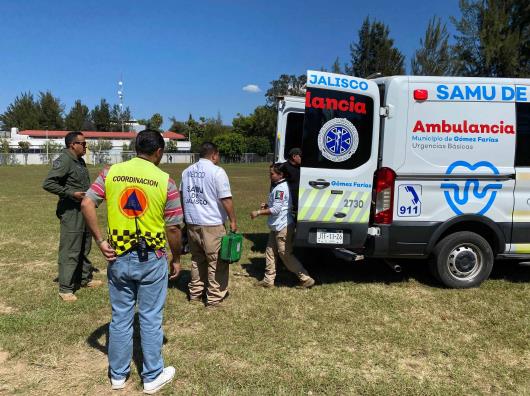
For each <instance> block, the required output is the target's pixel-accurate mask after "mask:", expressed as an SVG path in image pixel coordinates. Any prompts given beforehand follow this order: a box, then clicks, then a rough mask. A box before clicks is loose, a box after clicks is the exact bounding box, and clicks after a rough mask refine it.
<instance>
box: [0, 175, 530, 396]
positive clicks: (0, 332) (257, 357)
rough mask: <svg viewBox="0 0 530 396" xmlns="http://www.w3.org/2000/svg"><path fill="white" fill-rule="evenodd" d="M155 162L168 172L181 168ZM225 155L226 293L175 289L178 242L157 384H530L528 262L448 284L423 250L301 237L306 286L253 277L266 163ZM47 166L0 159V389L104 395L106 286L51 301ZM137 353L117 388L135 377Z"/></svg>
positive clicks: (477, 388) (318, 388)
mask: <svg viewBox="0 0 530 396" xmlns="http://www.w3.org/2000/svg"><path fill="white" fill-rule="evenodd" d="M163 168H164V169H165V170H166V171H168V172H170V173H171V174H172V176H173V177H174V178H175V179H177V180H178V179H179V175H180V172H181V170H182V168H183V167H181V166H177V165H173V166H164V167H163ZM225 169H226V170H227V172H228V174H229V176H230V179H231V184H232V189H233V193H234V199H235V204H236V211H237V215H238V218H239V227H240V230H241V231H242V232H243V233H244V234H245V240H244V254H243V258H242V260H241V261H240V262H239V263H238V264H234V265H232V267H231V280H230V282H231V283H230V291H231V295H230V299H229V300H228V302H229V303H228V306H227V308H226V309H225V310H222V311H221V310H219V311H213V312H209V311H208V310H205V309H204V308H202V307H200V306H196V305H189V304H188V303H187V301H186V285H187V282H188V280H189V256H185V257H183V273H182V275H181V277H180V278H179V280H178V281H177V282H176V283H174V284H171V285H170V290H169V293H168V299H167V304H166V310H165V323H164V331H165V337H166V340H165V345H164V350H163V351H164V356H165V361H166V364H171V365H173V366H175V367H176V370H177V375H176V380H175V381H174V382H173V383H172V385H171V386H168V387H167V388H165V389H164V391H163V392H161V393H162V394H185V395H188V394H194V395H202V394H213V395H233V394H252V395H254V394H260V395H261V394H271V395H272V394H280V395H291V394H296V395H302V394H303V395H323V394H326V395H328V394H329V395H334V394H341V395H342V394H365V395H374V394H407V395H409V394H410V395H426V394H435V395H447V394H452V395H462V394H513V395H521V394H530V313H529V310H530V267H528V266H524V265H519V264H516V263H498V264H497V265H496V266H495V268H494V272H493V274H492V277H491V279H490V280H488V281H487V282H485V283H484V284H483V285H482V286H481V287H480V288H478V289H471V290H447V289H443V288H441V287H440V286H439V285H437V284H436V283H434V282H433V281H432V280H431V278H430V276H429V275H428V271H427V269H426V268H425V265H424V263H421V262H410V263H405V266H404V271H403V273H401V274H395V273H393V272H391V270H390V269H389V268H388V267H387V266H386V265H385V264H384V263H382V262H380V261H364V262H362V261H361V262H357V263H354V264H348V263H345V262H340V261H337V260H336V259H333V258H332V257H329V256H326V255H325V254H318V255H317V254H315V253H314V252H312V251H306V252H304V253H305V254H304V257H305V259H304V264H306V265H307V267H308V269H309V271H310V273H311V274H312V275H313V276H314V277H315V278H316V279H317V282H318V284H317V285H316V286H315V287H314V288H313V289H311V290H300V289H296V288H293V287H292V286H293V285H295V278H294V277H293V276H291V274H289V273H286V272H280V274H279V275H278V279H277V282H278V286H279V287H276V288H274V289H272V290H266V289H260V288H257V287H255V286H254V284H255V282H256V281H257V279H259V278H260V277H261V274H262V273H263V269H264V265H265V261H264V249H265V243H266V237H267V227H266V224H265V219H264V218H259V219H258V220H255V221H251V220H250V219H249V217H248V213H249V212H250V210H251V209H254V208H256V207H257V205H258V204H259V202H261V201H263V200H264V199H265V197H266V194H267V191H268V185H269V182H268V178H267V169H266V166H265V165H248V166H226V167H225ZM97 171H98V170H97V169H91V175H92V178H94V177H95V175H96V173H97ZM46 172H47V168H46V167H42V166H27V167H0V393H6V394H11V393H15V394H61V395H73V394H96V393H98V394H107V393H110V386H109V384H108V379H107V360H106V354H105V353H106V336H107V329H108V323H109V320H110V306H109V302H108V291H107V287H106V286H105V287H102V288H100V289H95V290H86V289H83V290H80V291H79V292H78V293H77V295H78V297H79V300H78V301H77V302H76V303H74V304H65V303H62V302H61V301H60V300H59V298H58V295H57V284H56V283H54V278H55V276H56V272H57V268H56V266H57V264H56V261H57V245H58V233H59V222H58V220H57V219H56V218H55V214H54V212H55V204H56V198H55V197H54V196H52V195H51V194H48V193H46V192H45V191H43V190H42V189H41V182H42V180H43V178H44V177H45V175H46ZM99 214H100V215H101V217H102V219H103V218H104V214H105V210H104V208H101V209H100V210H99ZM91 258H92V260H93V263H94V265H95V266H96V267H97V268H98V269H99V270H100V272H99V273H98V274H96V275H95V277H96V278H97V279H106V276H105V273H106V271H105V269H106V263H105V262H104V260H103V259H102V257H101V255H100V253H99V250H98V249H97V247H96V246H93V251H92V254H91ZM140 358H141V357H140V356H139V354H138V353H135V359H134V363H133V365H132V368H133V374H132V377H131V380H130V381H129V383H128V386H127V392H126V393H127V394H139V393H140V392H141V389H142V385H141V382H140V379H139V376H138V367H141V366H138V362H139V359H140ZM123 393H124V394H125V392H123ZM114 394H119V393H114Z"/></svg>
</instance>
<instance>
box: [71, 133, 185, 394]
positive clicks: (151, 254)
mask: <svg viewBox="0 0 530 396" xmlns="http://www.w3.org/2000/svg"><path fill="white" fill-rule="evenodd" d="M163 153H164V140H163V139H162V136H161V135H160V133H159V132H157V131H150V130H145V131H142V132H140V133H139V134H138V135H137V137H136V154H137V157H136V158H133V159H132V160H130V161H126V162H123V163H120V164H116V165H113V166H111V167H110V168H106V169H104V170H103V171H102V172H101V173H100V175H99V176H98V178H97V179H96V181H95V182H94V183H93V184H92V186H91V187H90V189H89V190H88V192H87V194H86V197H85V198H84V200H83V202H82V204H81V210H82V212H83V215H84V216H85V219H86V223H87V225H88V228H89V229H90V231H91V233H92V235H93V237H94V239H95V240H96V243H97V245H98V246H99V248H100V250H101V252H102V253H103V255H104V256H105V258H106V259H107V260H108V261H109V264H108V269H107V275H108V280H109V294H110V302H111V305H112V320H111V323H110V326H109V346H108V358H109V368H110V369H109V372H110V380H111V386H112V389H123V388H124V387H125V381H126V380H127V378H128V376H129V372H130V364H131V358H132V352H133V351H132V347H133V345H132V336H133V321H134V312H135V306H136V305H138V316H139V319H140V335H141V339H142V355H143V368H142V373H141V375H142V379H143V383H144V392H145V393H148V394H152V393H155V392H157V391H158V390H159V389H161V388H162V386H164V385H165V384H167V383H169V382H170V381H171V380H172V379H173V377H174V375H175V369H174V368H173V367H171V366H169V367H166V368H164V360H163V358H162V340H163V332H162V314H163V309H164V303H165V300H166V294H167V282H168V263H167V256H166V252H165V248H166V242H167V243H168V244H169V247H170V249H171V254H172V258H171V261H170V267H171V274H170V277H169V279H174V278H176V277H177V276H178V274H179V272H180V244H181V232H180V225H181V223H182V208H181V206H180V196H179V192H178V190H177V187H176V185H175V182H174V181H173V180H172V179H171V178H170V177H169V175H168V174H167V173H165V172H163V171H162V170H160V169H159V168H158V166H157V165H158V164H159V163H160V160H161V159H162V155H163ZM105 199H106V201H107V223H108V236H107V238H103V237H102V233H101V231H100V229H99V226H98V221H97V216H96V207H97V206H99V205H100V204H101V203H102V202H103V200H105Z"/></svg>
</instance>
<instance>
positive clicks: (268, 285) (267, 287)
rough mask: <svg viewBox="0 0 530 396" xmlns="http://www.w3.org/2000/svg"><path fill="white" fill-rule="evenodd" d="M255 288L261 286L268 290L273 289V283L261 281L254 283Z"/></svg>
mask: <svg viewBox="0 0 530 396" xmlns="http://www.w3.org/2000/svg"><path fill="white" fill-rule="evenodd" d="M256 286H261V287H264V288H266V289H270V288H273V287H274V283H272V282H267V281H266V280H265V279H262V280H260V281H259V282H258V283H256Z"/></svg>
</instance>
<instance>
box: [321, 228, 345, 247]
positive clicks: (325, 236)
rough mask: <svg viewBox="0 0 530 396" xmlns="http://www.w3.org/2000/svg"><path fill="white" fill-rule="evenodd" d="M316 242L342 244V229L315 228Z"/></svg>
mask: <svg viewBox="0 0 530 396" xmlns="http://www.w3.org/2000/svg"><path fill="white" fill-rule="evenodd" d="M317 243H328V244H332V245H342V244H343V243H344V233H343V232H342V230H336V231H329V230H317Z"/></svg>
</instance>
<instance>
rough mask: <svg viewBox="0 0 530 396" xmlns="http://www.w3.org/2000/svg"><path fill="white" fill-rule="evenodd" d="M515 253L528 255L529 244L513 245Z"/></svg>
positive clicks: (529, 251)
mask: <svg viewBox="0 0 530 396" xmlns="http://www.w3.org/2000/svg"><path fill="white" fill-rule="evenodd" d="M512 246H513V247H514V248H515V253H530V243H514V244H513V245H512Z"/></svg>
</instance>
